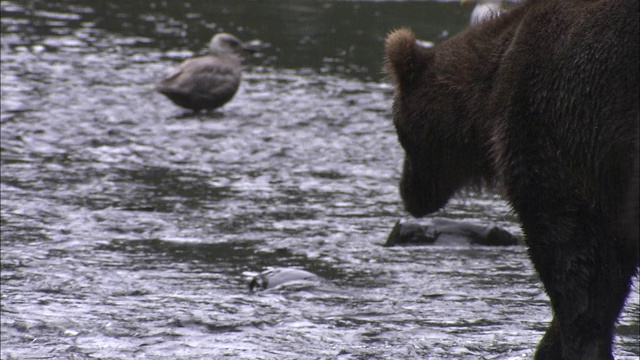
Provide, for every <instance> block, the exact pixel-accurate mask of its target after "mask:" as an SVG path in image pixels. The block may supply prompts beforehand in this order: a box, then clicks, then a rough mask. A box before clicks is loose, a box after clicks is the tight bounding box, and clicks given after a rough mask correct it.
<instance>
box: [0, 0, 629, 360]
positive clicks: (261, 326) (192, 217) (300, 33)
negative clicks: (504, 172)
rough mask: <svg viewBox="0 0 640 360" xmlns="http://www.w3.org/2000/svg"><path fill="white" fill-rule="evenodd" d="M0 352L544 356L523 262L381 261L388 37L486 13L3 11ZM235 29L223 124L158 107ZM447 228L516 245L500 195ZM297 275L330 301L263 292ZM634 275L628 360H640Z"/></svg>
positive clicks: (476, 257)
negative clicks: (188, 64)
mask: <svg viewBox="0 0 640 360" xmlns="http://www.w3.org/2000/svg"><path fill="white" fill-rule="evenodd" d="M0 4H1V10H2V19H1V20H2V22H1V24H2V37H1V39H2V45H1V57H2V69H1V70H2V93H1V97H2V106H1V130H2V132H1V134H2V138H1V140H2V142H1V151H2V152H1V155H2V157H1V175H2V177H1V179H2V181H1V188H0V189H1V193H2V208H1V209H2V211H1V222H0V225H1V231H2V243H1V245H2V247H1V255H2V257H1V264H2V267H1V270H2V272H1V288H2V295H1V316H2V326H1V337H2V343H1V349H0V351H1V358H2V359H3V360H8V359H421V358H424V359H528V358H531V357H532V355H533V352H534V349H535V346H536V344H537V342H538V340H539V339H540V337H541V336H542V333H543V332H544V329H545V327H546V324H547V322H548V321H549V320H550V318H551V312H550V309H549V304H548V298H547V296H546V295H545V293H544V291H543V289H542V287H541V285H540V282H539V281H538V278H537V276H536V274H535V272H534V271H533V269H532V266H531V263H530V262H529V260H528V258H527V254H526V249H525V248H524V247H523V246H511V247H486V246H473V245H469V246H463V245H455V246H453V245H452V246H447V245H439V246H413V247H411V246H408V247H394V248H387V247H383V246H382V244H383V243H384V242H385V240H386V237H387V235H388V234H389V232H390V230H391V228H392V227H393V225H394V223H395V222H396V221H397V220H398V219H406V218H407V215H406V213H405V212H404V211H403V209H402V206H401V202H400V197H399V195H398V191H397V183H398V179H399V174H400V164H401V159H402V149H401V148H400V146H399V145H398V142H397V139H396V135H395V132H394V129H393V126H392V124H391V114H390V106H391V93H392V92H391V87H390V86H389V84H388V83H386V82H385V81H384V79H383V77H382V74H381V67H382V64H381V59H382V44H383V39H384V36H385V34H386V33H387V32H388V31H390V30H391V29H394V28H396V27H399V26H411V27H412V28H413V29H414V30H415V31H416V33H418V34H419V35H420V36H421V37H422V38H424V39H425V40H429V41H435V42H437V41H440V40H442V39H445V38H447V37H450V36H451V35H452V34H455V33H456V32H458V31H460V30H461V29H462V28H463V27H464V26H466V25H467V24H468V21H469V15H470V13H471V10H472V9H473V4H465V5H462V4H460V3H459V2H428V1H426V2H425V1H405V2H386V1H296V0H282V1H259V0H234V1H191V2H184V1H174V0H164V1H146V0H144V1H143V0H132V1H128V2H124V1H114V2H107V1H98V0H63V1H44V0H40V1H38V0H30V1H2V2H0ZM219 31H226V32H231V33H233V34H235V35H237V36H238V37H239V38H241V39H243V40H245V41H250V42H251V44H252V45H253V46H254V47H255V48H256V49H257V50H258V51H257V52H255V53H253V54H250V55H247V56H246V57H245V59H244V79H243V83H242V85H241V88H240V90H239V92H238V93H237V95H236V97H235V98H234V99H233V100H232V101H231V102H230V103H228V104H227V105H226V106H224V107H223V108H222V109H220V110H217V111H214V112H210V113H201V114H190V113H188V112H186V111H184V110H182V109H180V108H178V107H176V106H175V105H173V104H172V103H171V102H170V101H169V100H167V99H166V98H164V97H163V96H162V95H160V94H157V93H155V92H154V91H153V88H152V84H153V83H154V82H155V81H158V80H159V79H160V78H162V76H163V75H164V74H165V73H166V72H167V70H168V69H169V68H171V67H172V66H174V65H176V64H177V63H179V62H180V61H182V60H184V59H185V58H188V57H190V56H193V55H195V54H197V53H200V52H201V50H202V49H203V48H204V46H205V45H206V43H207V41H208V40H209V39H210V37H211V36H212V35H213V34H214V33H216V32H219ZM435 216H437V217H444V218H452V219H460V220H464V221H468V222H474V223H495V224H497V225H499V226H501V227H503V228H505V229H506V230H508V231H510V232H512V233H513V234H516V235H518V236H521V232H520V230H519V225H518V224H517V222H516V218H515V217H514V216H513V214H512V213H511V212H510V210H509V207H508V205H507V204H506V203H505V202H504V201H503V200H501V198H500V197H499V196H498V195H495V194H492V193H489V192H483V193H475V192H470V193H467V194H463V195H461V196H460V197H458V198H456V199H454V200H453V201H452V202H451V203H450V204H449V205H448V206H447V207H446V208H445V209H444V210H442V211H441V212H439V213H438V214H435ZM267 267H289V268H296V269H303V270H307V271H310V272H313V273H315V274H317V275H319V276H321V277H323V278H324V279H326V280H327V281H328V282H329V283H330V284H331V285H332V286H331V287H330V288H322V287H319V288H302V289H300V288H295V289H292V288H286V287H284V288H280V289H271V290H265V291H257V292H250V291H249V289H248V285H247V284H248V283H247V279H246V277H245V275H244V273H246V272H258V271H262V270H264V269H265V268H267ZM639 303H640V301H639V295H638V280H637V278H636V279H635V280H634V286H633V291H632V293H631V295H630V297H629V300H628V302H627V306H626V307H625V310H624V312H623V315H622V317H621V319H620V323H619V326H618V334H617V337H616V342H615V355H616V357H617V358H618V359H637V358H638V356H640V350H639V341H640V340H639V339H640V337H639V335H638V331H639V325H638V324H639V319H638V318H639V316H640V305H639Z"/></svg>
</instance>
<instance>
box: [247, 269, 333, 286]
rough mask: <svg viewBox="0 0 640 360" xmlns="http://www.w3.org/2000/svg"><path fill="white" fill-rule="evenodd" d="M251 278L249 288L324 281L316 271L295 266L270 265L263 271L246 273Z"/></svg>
mask: <svg viewBox="0 0 640 360" xmlns="http://www.w3.org/2000/svg"><path fill="white" fill-rule="evenodd" d="M245 275H246V276H248V277H249V278H248V280H249V290H251V291H255V290H265V289H272V288H275V287H279V286H283V285H299V286H301V287H310V286H313V285H317V284H318V283H320V282H323V279H322V278H320V277H319V276H318V275H316V274H314V273H310V272H308V271H305V270H300V269H293V268H279V267H269V268H268V269H267V270H265V271H263V272H261V273H250V272H247V273H245Z"/></svg>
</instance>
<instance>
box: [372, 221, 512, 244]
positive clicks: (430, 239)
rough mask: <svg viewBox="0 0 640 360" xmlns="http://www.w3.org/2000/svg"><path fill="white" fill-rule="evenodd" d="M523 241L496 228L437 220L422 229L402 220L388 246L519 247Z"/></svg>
mask: <svg viewBox="0 0 640 360" xmlns="http://www.w3.org/2000/svg"><path fill="white" fill-rule="evenodd" d="M518 243H519V240H518V238H517V237H515V236H514V235H512V234H511V233H509V232H508V231H506V230H504V229H502V228H500V227H498V226H494V225H480V224H473V223H469V222H464V221H456V220H450V219H433V220H432V222H431V224H428V225H420V224H415V223H404V222H402V221H401V220H398V221H397V222H396V224H395V225H394V227H393V229H391V233H390V234H389V236H388V237H387V241H386V242H385V244H384V246H397V245H427V244H439V245H466V244H476V245H487V246H510V245H517V244H518Z"/></svg>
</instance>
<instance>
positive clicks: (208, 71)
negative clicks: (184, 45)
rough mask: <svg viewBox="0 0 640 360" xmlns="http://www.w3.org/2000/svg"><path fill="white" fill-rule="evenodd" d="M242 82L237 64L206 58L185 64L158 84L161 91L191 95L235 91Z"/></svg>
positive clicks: (192, 60) (210, 57)
mask: <svg viewBox="0 0 640 360" xmlns="http://www.w3.org/2000/svg"><path fill="white" fill-rule="evenodd" d="M239 82H240V68H239V64H238V63H237V62H234V61H233V60H228V59H220V58H217V57H213V56H204V57H200V58H195V59H190V60H187V61H185V62H183V63H182V64H181V65H180V66H178V67H177V68H176V69H175V70H174V71H172V72H171V73H170V74H169V76H168V77H166V78H165V79H164V80H162V81H161V82H160V83H159V84H158V89H159V90H161V91H162V90H165V91H170V92H182V93H190V94H202V95H204V96H206V95H207V94H216V93H220V92H224V91H231V90H233V91H235V89H236V88H237V86H238V84H239Z"/></svg>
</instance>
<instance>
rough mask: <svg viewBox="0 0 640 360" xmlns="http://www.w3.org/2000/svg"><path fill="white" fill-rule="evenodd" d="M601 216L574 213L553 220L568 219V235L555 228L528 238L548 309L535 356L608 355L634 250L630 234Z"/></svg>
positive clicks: (632, 271)
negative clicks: (620, 231)
mask: <svg viewBox="0 0 640 360" xmlns="http://www.w3.org/2000/svg"><path fill="white" fill-rule="evenodd" d="M605 218H606V217H600V216H596V217H594V216H577V217H573V219H572V220H573V221H559V222H556V224H574V225H573V226H569V227H568V228H572V229H573V231H572V232H571V233H572V234H571V235H572V236H570V238H564V237H563V236H562V235H563V234H562V230H561V231H560V232H557V233H555V234H553V236H548V235H547V236H542V237H540V238H537V237H536V234H535V233H533V234H532V235H533V236H532V237H530V238H529V239H528V243H529V252H530V255H531V258H532V260H533V263H534V265H535V267H536V269H537V270H538V273H539V274H540V277H541V279H542V282H543V283H544V286H545V289H546V291H547V294H548V295H549V298H550V299H551V305H552V308H553V312H554V315H553V320H552V322H551V324H550V326H549V328H548V329H547V332H546V333H545V336H544V338H543V339H542V341H541V342H540V344H539V347H538V350H537V352H536V359H538V360H542V359H580V360H582V359H584V360H589V359H598V360H599V359H607V360H608V359H612V358H613V357H612V355H611V344H612V341H613V334H614V329H615V323H616V320H617V318H618V316H619V314H620V311H621V310H622V308H623V306H624V302H625V299H626V297H627V294H628V293H629V289H630V286H631V279H632V277H633V275H634V274H635V273H636V268H637V265H638V254H637V251H633V250H634V246H633V244H632V240H631V239H626V238H621V237H619V236H617V235H616V234H615V231H610V227H607V226H606V225H605V224H603V219H605ZM556 219H557V218H556ZM565 219H566V218H565ZM608 229H609V230H608ZM525 232H526V230H525ZM564 235H568V234H564Z"/></svg>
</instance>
